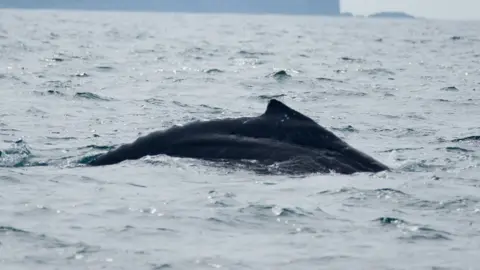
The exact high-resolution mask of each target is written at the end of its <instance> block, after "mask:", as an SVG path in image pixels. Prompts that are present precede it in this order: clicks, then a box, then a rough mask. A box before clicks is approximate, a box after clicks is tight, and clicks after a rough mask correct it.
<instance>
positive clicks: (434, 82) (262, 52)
mask: <svg viewBox="0 0 480 270" xmlns="http://www.w3.org/2000/svg"><path fill="white" fill-rule="evenodd" d="M479 26H480V24H479V23H478V22H440V21H420V20H408V21H406V20H385V19H378V20H374V19H371V20H367V19H353V18H350V19H347V18H322V17H293V16H246V15H186V14H182V15H180V14H177V15H175V14H148V13H93V12H91V13H88V12H65V11H57V12H53V11H12V10H1V11H0V60H1V62H0V63H1V66H0V91H1V92H0V151H1V156H0V183H1V189H0V202H1V203H0V266H1V269H2V270H7V269H8V270H10V269H16V270H17V269H216V268H221V269H352V268H354V269H478V262H479V259H478V253H479V250H480V225H479V222H480V195H479V194H480V193H479V191H480V181H479V173H480V169H479V164H480V139H479V138H478V137H475V136H479V135H480V127H479V121H478V116H479V115H480V107H479V105H480V97H479V91H480V79H479V78H480V49H479V48H480V37H479V34H478V28H479ZM280 70H284V71H285V72H286V73H287V74H288V75H289V76H280V77H278V76H271V74H273V73H275V72H277V71H280ZM272 97H275V98H278V99H280V100H282V101H284V102H285V103H286V104H288V105H289V106H291V107H292V108H295V109H297V110H299V111H300V112H302V113H304V114H306V115H308V116H310V117H312V118H313V119H315V120H316V121H318V123H320V124H321V125H323V126H325V127H327V128H329V129H330V130H332V131H334V132H335V133H336V134H337V135H339V136H340V137H342V138H343V139H345V140H346V141H347V142H348V143H350V144H351V145H353V146H355V147H356V148H358V149H360V150H362V151H364V152H366V153H368V154H370V155H372V156H374V157H375V158H377V159H378V160H380V161H382V162H384V163H386V164H388V165H389V166H391V167H392V168H393V170H392V171H391V172H382V173H378V174H356V175H351V176H343V175H336V174H327V175H320V174H318V175H316V174H313V175H307V176H301V177H293V176H288V175H272V176H268V175H259V174H256V173H254V172H252V171H250V170H248V169H245V168H238V167H224V166H220V165H218V164H212V163H208V162H204V161H198V160H192V159H181V158H170V157H165V156H155V157H146V158H143V159H140V160H136V161H127V162H123V163H120V164H117V165H113V166H107V167H96V168H88V167H84V166H82V164H81V162H80V161H81V160H82V158H84V157H87V156H90V155H94V154H96V153H100V152H105V151H108V150H109V149H111V148H112V147H116V146H118V145H120V144H122V143H126V142H131V141H132V140H134V139H136V138H137V137H138V136H140V135H144V134H147V133H149V132H151V131H154V130H159V129H163V128H168V127H170V126H172V125H176V124H182V123H186V122H190V121H194V120H203V119H213V118H221V117H227V116H235V117H236V116H253V115H258V114H260V113H262V112H263V111H264V110H265V108H266V104H267V102H268V100H269V98H272Z"/></svg>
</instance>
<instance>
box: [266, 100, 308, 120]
mask: <svg viewBox="0 0 480 270" xmlns="http://www.w3.org/2000/svg"><path fill="white" fill-rule="evenodd" d="M263 115H265V116H279V115H280V116H287V117H288V118H291V119H296V120H301V121H309V122H315V121H313V120H312V119H311V118H310V117H307V116H305V115H303V114H301V113H299V112H297V111H295V110H294V109H292V108H290V107H288V106H287V105H285V104H284V103H282V102H281V101H279V100H276V99H271V100H270V101H269V102H268V105H267V109H266V110H265V113H264V114H263Z"/></svg>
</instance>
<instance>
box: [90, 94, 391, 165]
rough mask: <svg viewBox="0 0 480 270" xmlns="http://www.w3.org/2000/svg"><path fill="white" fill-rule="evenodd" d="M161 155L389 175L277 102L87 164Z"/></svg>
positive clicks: (146, 140) (159, 135) (167, 133)
mask: <svg viewBox="0 0 480 270" xmlns="http://www.w3.org/2000/svg"><path fill="white" fill-rule="evenodd" d="M159 154H164V155H169V156H174V157H186V158H198V159H204V160H214V161H215V160H218V161H219V160H224V161H225V160H227V161H244V160H255V161H258V162H260V163H262V164H274V163H278V162H288V161H295V162H294V163H292V164H290V166H291V169H292V170H294V171H295V172H304V173H305V172H320V173H328V172H331V171H334V172H336V173H342V174H351V173H356V172H379V171H384V170H388V167H387V166H386V165H384V164H382V163H380V162H378V161H376V160H375V159H373V158H372V157H370V156H368V155H366V154H364V153H362V152H360V151H358V150H356V149H354V148H353V147H351V146H350V145H348V144H347V143H346V142H344V141H342V140H341V139H340V138H338V137H337V136H335V135H334V134H333V133H332V132H330V131H328V130H327V129H325V128H324V127H322V126H320V125H319V124H317V123H316V122H315V121H313V120H312V119H311V118H309V117H307V116H305V115H303V114H301V113H299V112H297V111H295V110H294V109H292V108H290V107H288V106H287V105H285V104H284V103H282V102H280V101H278V100H276V99H271V100H270V101H269V103H268V106H267V109H266V110H265V112H264V113H263V114H262V115H260V116H257V117H241V118H228V119H217V120H210V121H199V122H192V123H189V124H187V125H184V126H176V127H172V128H170V129H167V130H164V131H156V132H153V133H150V134H148V135H146V136H143V137H140V138H138V139H137V140H136V141H134V142H133V143H130V144H125V145H122V146H120V147H118V148H117V149H115V150H112V151H110V152H107V153H105V154H102V155H99V156H98V157H97V158H95V159H94V160H92V161H91V162H90V163H89V165H92V166H101V165H110V164H115V163H119V162H122V161H124V160H132V159H139V158H141V157H144V156H147V155H159Z"/></svg>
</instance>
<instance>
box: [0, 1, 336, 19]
mask: <svg viewBox="0 0 480 270" xmlns="http://www.w3.org/2000/svg"><path fill="white" fill-rule="evenodd" d="M0 8H20V9H79V10H115V11H152V12H191V13H271V14H297V15H331V16H337V15H340V0H0Z"/></svg>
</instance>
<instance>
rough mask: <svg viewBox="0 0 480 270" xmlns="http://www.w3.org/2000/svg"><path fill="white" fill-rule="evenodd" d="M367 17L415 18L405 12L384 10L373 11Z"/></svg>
mask: <svg viewBox="0 0 480 270" xmlns="http://www.w3.org/2000/svg"><path fill="white" fill-rule="evenodd" d="M368 17H369V18H398V19H415V17H414V16H412V15H410V14H407V13H405V12H394V11H385V12H379V13H374V14H371V15H369V16H368Z"/></svg>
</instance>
